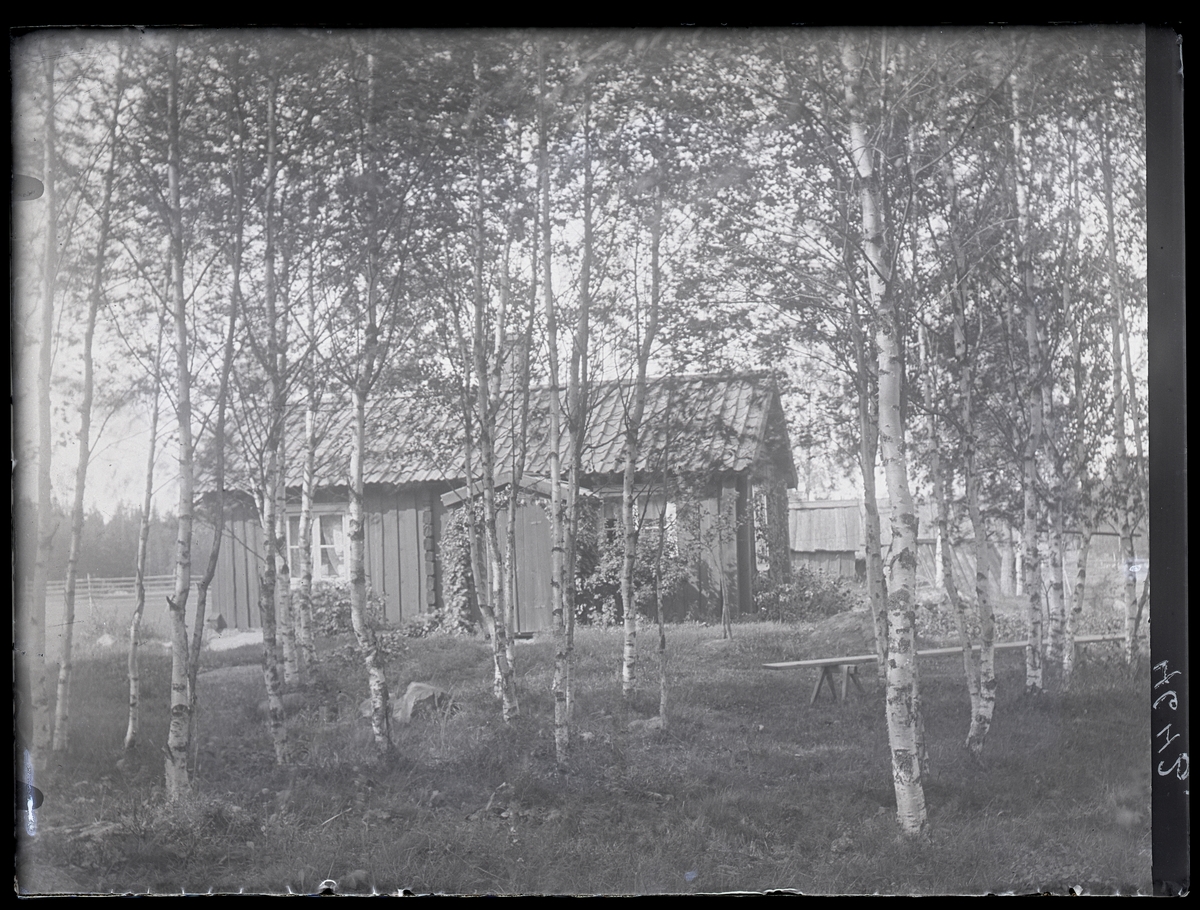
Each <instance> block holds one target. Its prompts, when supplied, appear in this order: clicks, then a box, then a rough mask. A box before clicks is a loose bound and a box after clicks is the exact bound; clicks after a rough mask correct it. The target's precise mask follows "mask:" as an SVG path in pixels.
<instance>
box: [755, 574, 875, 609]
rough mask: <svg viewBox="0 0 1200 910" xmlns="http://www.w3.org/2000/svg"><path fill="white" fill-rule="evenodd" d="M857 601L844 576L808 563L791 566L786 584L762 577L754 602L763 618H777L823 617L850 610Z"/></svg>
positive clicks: (855, 605)
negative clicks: (812, 566) (807, 564)
mask: <svg viewBox="0 0 1200 910" xmlns="http://www.w3.org/2000/svg"><path fill="white" fill-rule="evenodd" d="M760 578H762V576H760ZM861 601H862V598H861V596H860V595H859V594H856V593H855V591H854V590H853V589H852V588H851V587H850V585H849V583H848V582H847V581H846V580H845V579H844V578H840V577H838V576H835V575H826V574H825V573H824V572H821V571H819V570H813V569H810V568H809V567H808V566H799V567H796V568H793V569H792V580H791V581H790V582H788V583H787V584H782V585H771V584H770V583H769V582H767V581H765V579H764V581H763V585H762V587H761V588H760V589H759V590H757V591H756V592H755V602H756V604H757V606H758V609H759V612H760V613H761V614H762V616H763V618H765V619H777V620H779V621H781V622H811V621H814V620H819V619H825V618H826V617H828V616H835V615H837V614H838V613H845V612H846V611H848V610H853V609H854V608H855V607H857V606H860V604H861Z"/></svg>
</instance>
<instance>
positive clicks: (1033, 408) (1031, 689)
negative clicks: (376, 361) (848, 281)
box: [1011, 73, 1044, 695]
mask: <svg viewBox="0 0 1200 910" xmlns="http://www.w3.org/2000/svg"><path fill="white" fill-rule="evenodd" d="M1018 81H1019V77H1018V76H1017V74H1015V73H1014V74H1013V76H1012V81H1011V92H1012V106H1013V119H1012V138H1013V161H1014V165H1015V168H1014V169H1015V172H1016V197H1017V271H1018V277H1019V280H1020V294H1021V301H1022V306H1023V308H1024V317H1025V346H1026V350H1027V351H1028V355H1029V363H1028V367H1027V374H1026V381H1025V406H1026V413H1027V415H1028V426H1027V428H1026V438H1025V450H1024V453H1023V462H1024V464H1023V475H1024V488H1025V494H1024V498H1025V503H1024V524H1023V525H1022V529H1021V543H1022V545H1023V548H1024V549H1023V559H1022V567H1023V570H1024V582H1025V596H1026V597H1027V598H1028V607H1027V610H1026V634H1027V636H1028V642H1029V643H1028V645H1027V646H1026V648H1025V691H1026V694H1029V695H1035V694H1040V693H1041V692H1042V691H1043V688H1044V686H1043V680H1042V646H1043V643H1042V631H1043V630H1042V581H1041V578H1042V571H1041V555H1040V553H1039V551H1038V534H1039V530H1040V511H1041V509H1040V505H1041V504H1040V501H1039V491H1038V483H1039V477H1038V458H1039V453H1040V450H1041V445H1042V433H1043V417H1044V415H1043V397H1042V378H1041V372H1042V357H1041V344H1040V341H1039V337H1038V309H1037V304H1036V302H1035V300H1034V298H1033V258H1032V257H1033V251H1032V249H1031V247H1030V244H1031V242H1032V241H1031V238H1030V232H1029V198H1028V188H1027V187H1026V176H1025V162H1024V146H1023V136H1022V131H1021V117H1022V113H1021V107H1020V86H1019V85H1018Z"/></svg>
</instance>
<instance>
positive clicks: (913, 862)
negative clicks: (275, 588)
mask: <svg viewBox="0 0 1200 910" xmlns="http://www.w3.org/2000/svg"><path fill="white" fill-rule="evenodd" d="M807 634H808V630H807V629H806V627H801V626H780V625H774V624H767V623H754V624H743V625H738V626H736V627H735V629H734V639H733V640H732V641H726V642H725V643H724V644H721V645H717V646H714V645H712V644H711V643H712V642H714V641H720V640H721V631H720V629H719V628H713V627H702V626H695V625H682V626H678V627H672V628H671V629H669V631H668V635H669V646H670V651H669V693H668V705H669V707H668V717H667V724H666V727H665V729H661V730H660V729H653V728H648V727H647V725H645V724H641V725H638V724H636V723H633V724H632V726H633V729H631V723H632V722H635V721H638V720H645V719H647V718H650V717H653V716H654V715H655V714H656V713H657V707H658V690H657V675H656V674H657V671H656V664H655V662H654V651H653V648H652V646H651V644H650V642H651V641H652V640H653V639H655V637H656V636H654V635H645V636H643V637H642V639H641V650H640V654H641V665H640V668H639V669H640V673H641V682H640V688H639V691H638V692H637V694H636V696H635V697H634V699H633V700H632V702H631V703H629V704H626V703H625V702H624V701H623V699H622V698H621V695H620V683H619V678H618V667H619V657H620V645H621V642H620V633H619V631H618V630H605V629H593V628H585V629H581V630H580V633H579V637H578V641H577V659H578V663H577V668H578V698H577V703H576V706H575V731H574V740H573V751H572V759H571V764H570V767H569V768H568V769H566V770H560V769H558V768H556V767H555V763H554V742H553V728H552V723H553V721H552V719H553V701H552V699H551V696H550V692H549V686H550V681H551V677H552V674H553V660H554V654H553V643H552V642H551V641H549V640H545V639H539V640H535V641H532V642H529V643H525V644H522V645H521V647H520V648H519V649H518V657H517V674H518V680H519V684H520V698H521V712H522V716H521V717H520V718H518V719H517V720H516V721H514V722H513V723H511V724H507V725H506V724H504V723H503V722H502V721H501V719H500V711H499V706H498V704H497V702H496V701H495V700H494V698H493V696H492V692H491V674H492V669H491V660H490V652H489V648H488V645H487V643H486V642H483V641H481V640H477V639H463V638H449V637H436V636H435V637H431V638H428V639H421V640H409V641H404V642H401V643H399V644H398V645H396V646H395V647H394V649H393V651H394V653H393V654H392V657H391V658H390V664H389V667H390V670H389V675H388V681H389V685H390V686H391V688H392V691H393V693H394V694H399V693H402V692H403V691H404V689H405V687H406V686H407V685H408V683H410V682H414V681H419V682H430V683H433V684H434V685H436V686H439V687H440V688H443V689H445V690H447V691H449V692H451V693H452V696H453V697H452V700H451V701H450V702H447V703H446V704H444V705H443V708H444V710H435V711H430V712H426V713H424V714H421V715H419V716H417V717H416V718H415V719H414V720H413V722H412V723H410V724H406V725H397V726H396V727H395V728H394V731H393V735H394V741H395V750H394V752H393V753H392V754H391V755H390V756H389V757H387V758H386V759H380V758H378V756H377V754H376V751H375V749H374V746H373V744H372V742H371V736H370V730H369V727H368V726H367V724H366V723H365V722H364V721H363V720H361V719H360V718H359V717H358V716H357V712H356V711H354V710H353V708H354V707H355V706H357V704H358V701H359V700H361V699H362V698H363V697H365V695H366V680H365V676H364V674H363V673H362V671H361V669H360V664H358V662H357V660H356V658H354V656H353V653H352V648H350V647H349V645H348V643H347V642H329V643H325V644H324V646H323V647H322V653H323V655H324V656H323V659H322V665H321V667H320V668H319V672H318V673H317V674H316V679H315V681H314V685H313V687H312V688H311V689H310V690H309V692H307V693H306V695H305V702H304V704H303V706H302V707H299V708H298V709H297V710H296V711H295V712H294V713H292V714H291V715H290V716H289V721H288V723H289V730H290V732H291V736H292V743H293V749H294V752H293V754H294V758H295V761H294V763H293V764H292V765H290V766H287V767H279V766H277V765H276V764H275V761H274V754H273V751H272V748H271V743H270V740H269V737H268V736H267V731H266V729H265V724H264V723H263V721H262V719H261V717H260V716H259V715H258V713H257V706H258V704H259V702H260V701H261V700H262V699H263V698H264V697H265V694H264V690H263V682H262V673H261V670H260V668H259V666H258V661H259V660H260V654H259V653H258V652H257V651H255V650H254V649H248V650H246V651H245V653H243V654H242V655H241V658H242V659H243V660H244V661H246V663H245V664H244V665H242V666H237V665H230V666H226V667H223V668H219V669H213V670H209V671H207V672H205V673H203V674H201V677H200V687H201V688H200V697H201V712H202V713H201V716H200V719H199V725H200V760H199V765H198V769H197V775H196V787H197V795H196V796H195V798H194V799H193V800H191V801H189V802H188V803H187V804H186V805H184V806H177V807H170V806H166V805H165V804H164V803H163V801H162V794H161V778H162V759H161V751H160V749H161V745H162V740H163V739H164V738H165V733H166V726H167V723H166V721H167V716H166V705H167V697H168V695H169V663H168V660H167V658H166V657H164V656H162V655H159V656H153V657H148V659H147V661H146V666H145V669H144V677H145V683H146V689H145V699H146V706H147V708H146V711H147V713H146V716H145V718H144V720H143V729H144V731H145V737H144V741H143V743H142V746H141V747H140V748H139V750H138V751H137V752H136V753H135V754H134V755H125V754H124V753H123V752H122V751H121V748H120V740H121V734H123V732H124V704H125V688H124V687H125V680H124V669H123V664H122V663H121V662H120V661H119V660H115V659H112V658H103V659H96V660H89V661H85V662H83V663H81V665H80V667H79V670H78V672H79V674H80V675H79V676H78V677H77V680H78V682H77V689H76V691H77V692H79V693H80V695H79V698H80V702H79V704H77V705H76V706H75V709H74V711H73V717H74V718H76V724H77V725H76V727H75V728H74V732H73V745H72V749H71V750H70V752H69V753H68V754H66V755H65V756H63V757H62V758H61V761H59V763H58V764H57V766H56V767H55V768H53V769H52V770H51V771H50V772H49V773H48V776H47V785H48V789H47V801H46V805H45V806H44V807H43V811H42V813H41V815H40V817H39V822H40V824H41V828H40V833H39V835H38V838H37V839H36V843H32V844H28V845H26V848H25V850H24V851H23V856H24V857H25V858H26V859H27V860H28V861H29V862H31V863H33V865H34V866H35V867H36V868H37V869H40V870H49V871H54V870H57V871H59V872H61V873H63V874H65V875H67V876H69V877H70V879H71V880H72V881H74V882H75V883H76V884H78V885H79V886H81V887H82V888H84V889H85V890H88V891H97V892H111V891H118V892H124V891H137V892H144V891H147V890H149V891H155V890H160V891H173V892H175V893H178V892H179V891H180V890H181V889H185V890H188V891H194V892H207V891H209V890H210V889H211V890H215V891H234V892H236V891H240V890H246V891H261V892H270V893H287V892H288V891H289V890H290V891H292V892H297V893H315V892H316V891H318V890H320V888H321V885H322V883H323V882H325V881H327V880H332V881H334V882H338V883H339V889H340V890H341V891H344V892H350V891H353V892H356V893H369V892H370V891H372V890H375V891H380V892H392V893H394V892H396V891H398V890H400V889H405V888H407V889H410V890H411V891H413V892H416V893H431V892H442V893H455V894H486V893H505V894H516V893H571V894H593V893H604V894H638V893H701V892H716V891H730V890H748V891H767V890H772V889H795V890H799V891H804V892H807V893H820V894H831V893H837V894H846V893H864V894H871V893H906V894H907V893H921V894H928V893H949V894H960V893H967V894H980V893H987V892H1009V891H1016V892H1024V891H1037V890H1050V891H1054V892H1058V893H1066V891H1067V889H1070V888H1076V889H1082V890H1085V891H1091V892H1098V893H1112V892H1114V891H1122V892H1125V893H1134V892H1137V891H1139V890H1140V891H1142V892H1148V891H1149V889H1150V855H1149V844H1150V842H1149V831H1150V827H1149V825H1150V820H1149V812H1148V808H1149V778H1148V769H1149V762H1148V754H1147V749H1148V746H1147V743H1148V741H1149V731H1148V716H1147V715H1148V712H1147V711H1146V710H1145V704H1144V701H1145V699H1144V695H1143V693H1144V692H1145V690H1146V680H1145V679H1144V678H1142V679H1135V680H1130V679H1128V678H1127V677H1126V676H1125V675H1124V673H1123V672H1122V671H1121V670H1120V668H1119V666H1118V664H1117V662H1116V661H1117V657H1116V653H1115V649H1112V652H1113V653H1111V654H1110V653H1109V649H1107V648H1106V647H1104V646H1101V647H1096V646H1091V647H1090V648H1089V649H1088V650H1086V651H1084V652H1082V656H1081V660H1080V665H1079V667H1078V670H1077V679H1076V688H1075V690H1074V691H1073V692H1072V693H1071V694H1070V695H1053V694H1050V695H1046V696H1044V697H1043V698H1041V699H1037V700H1028V699H1026V698H1025V696H1024V695H1023V694H1022V689H1023V686H1022V680H1023V675H1022V674H1023V666H1022V658H1021V655H1020V653H1019V652H1001V654H1000V655H999V657H998V666H999V671H998V675H999V681H1000V688H999V695H998V704H997V709H996V720H995V725H994V728H993V732H992V734H991V738H990V740H989V742H988V745H987V750H986V753H985V762H984V764H983V766H979V765H977V764H975V763H974V762H972V761H971V760H969V759H968V758H967V756H966V755H965V753H964V752H963V750H962V748H961V745H962V742H963V740H964V739H965V736H966V731H967V721H968V713H969V707H968V701H967V696H966V692H965V688H964V685H963V683H962V681H961V665H960V664H959V663H958V662H956V661H955V660H954V659H953V658H937V659H931V660H929V661H927V662H925V663H923V664H922V670H921V672H922V685H923V699H924V704H925V706H926V707H925V710H926V715H925V716H926V727H927V737H928V741H929V746H930V757H931V766H932V767H931V769H930V773H929V776H928V778H927V782H926V795H927V801H928V804H929V812H930V822H931V836H930V838H929V839H928V840H924V841H920V842H916V843H911V842H907V841H902V840H899V839H898V837H897V828H896V823H895V819H894V814H895V803H894V797H893V794H892V789H891V782H890V781H891V776H890V766H889V761H888V751H887V735H886V729H885V726H884V712H883V701H882V690H881V689H880V688H879V684H878V682H877V681H876V680H875V679H874V678H873V674H870V673H864V674H862V681H863V684H864V687H865V688H866V695H857V694H854V693H853V692H852V694H851V695H850V697H849V698H848V699H847V700H846V701H845V702H833V701H831V700H829V698H828V693H825V694H824V695H823V697H822V699H823V700H821V701H818V702H817V703H816V704H815V705H811V706H810V705H809V704H808V696H809V693H810V692H811V689H812V685H813V682H814V681H815V675H814V674H815V673H816V672H817V671H816V670H802V671H786V672H779V671H770V670H765V669H763V667H762V663H763V662H768V661H778V660H784V659H787V658H789V657H794V656H796V655H797V654H798V653H802V650H801V649H802V648H803V647H804V646H805V637H806V635H807ZM824 656H831V655H824ZM233 659H234V658H232V657H231V658H229V660H230V661H231V662H232V661H233ZM29 881H30V882H32V883H34V884H36V882H37V879H36V878H31V879H29Z"/></svg>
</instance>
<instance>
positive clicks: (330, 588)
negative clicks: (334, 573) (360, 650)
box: [312, 581, 384, 636]
mask: <svg viewBox="0 0 1200 910" xmlns="http://www.w3.org/2000/svg"><path fill="white" fill-rule="evenodd" d="M312 618H313V630H314V631H315V632H316V633H317V634H318V635H327V636H335V635H343V634H346V633H347V632H349V633H353V632H354V625H353V623H352V622H351V620H350V582H348V581H314V582H313V586H312ZM364 618H365V619H366V621H367V625H368V626H370V627H371V628H372V629H380V628H382V627H383V625H384V604H383V598H382V597H380V596H379V595H378V594H376V593H375V592H374V591H373V590H372V589H371V588H370V587H368V588H367V615H366V617H364Z"/></svg>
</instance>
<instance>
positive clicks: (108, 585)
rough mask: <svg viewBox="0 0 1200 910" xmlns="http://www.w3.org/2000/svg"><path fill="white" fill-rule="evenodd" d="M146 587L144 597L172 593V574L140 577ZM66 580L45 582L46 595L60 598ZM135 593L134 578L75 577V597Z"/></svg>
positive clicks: (78, 598) (135, 580)
mask: <svg viewBox="0 0 1200 910" xmlns="http://www.w3.org/2000/svg"><path fill="white" fill-rule="evenodd" d="M142 583H143V584H144V585H145V587H146V597H147V598H149V597H150V596H151V595H152V594H153V595H155V596H160V595H164V594H172V593H174V591H175V576H174V575H147V576H146V577H145V578H143V579H142ZM66 585H67V583H66V581H61V580H60V581H51V582H47V583H46V596H47V597H48V598H49V597H59V598H61V597H62V596H63V594H64V592H65V590H66ZM136 593H137V579H136V578H96V577H94V576H90V575H83V576H80V577H78V578H76V579H75V598H76V600H80V599H82V598H85V597H88V596H91V597H113V596H117V597H133V596H134V595H135V594H136Z"/></svg>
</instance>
